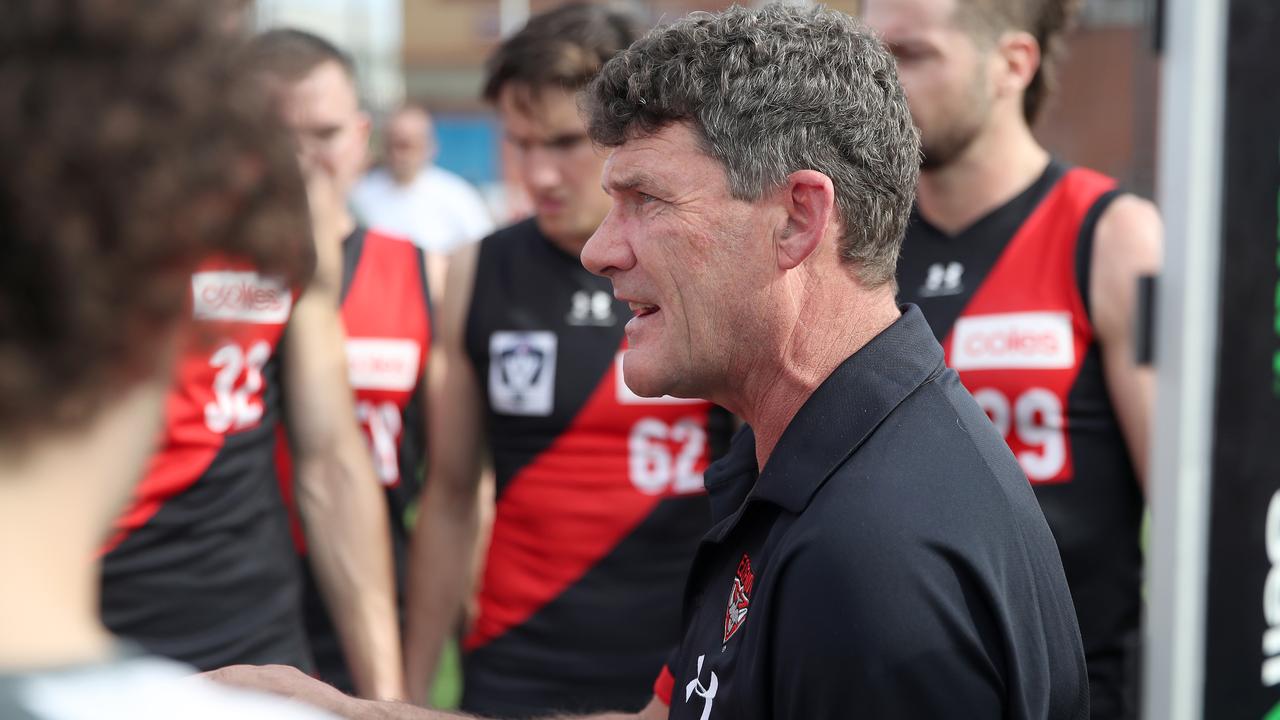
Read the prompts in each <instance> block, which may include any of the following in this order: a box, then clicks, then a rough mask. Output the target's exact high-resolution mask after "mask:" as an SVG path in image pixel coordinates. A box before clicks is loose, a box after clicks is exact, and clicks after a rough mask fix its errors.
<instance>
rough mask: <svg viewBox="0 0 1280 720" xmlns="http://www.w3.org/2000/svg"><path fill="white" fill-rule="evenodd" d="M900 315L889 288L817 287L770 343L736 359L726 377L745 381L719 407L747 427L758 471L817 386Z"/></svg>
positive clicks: (855, 286)
mask: <svg viewBox="0 0 1280 720" xmlns="http://www.w3.org/2000/svg"><path fill="white" fill-rule="evenodd" d="M789 294H790V293H789ZM791 295H792V297H795V295H794V294H791ZM779 304H782V303H779ZM900 315H901V313H900V312H899V310H898V306H897V303H896V302H895V300H894V296H893V289H892V288H891V287H882V288H879V289H876V290H867V289H865V288H862V287H861V285H854V286H853V289H852V290H850V289H849V288H840V287H834V286H831V285H827V286H825V287H819V288H818V289H817V291H816V292H813V293H810V294H809V295H808V297H807V299H806V300H805V301H803V302H802V303H801V304H800V305H799V306H798V307H797V309H796V311H795V312H794V313H792V314H791V316H790V317H789V318H788V319H787V322H786V325H787V327H786V328H785V331H784V332H782V333H780V334H778V335H776V336H775V338H774V340H773V342H766V343H761V344H759V345H758V346H757V348H758V349H757V351H756V352H755V353H754V354H746V353H743V354H742V355H741V357H742V360H741V361H739V362H738V363H736V364H737V365H739V366H738V367H734V368H732V372H731V375H732V376H733V377H734V378H735V381H737V380H745V382H743V384H742V386H741V387H740V389H739V390H738V392H736V393H735V394H734V397H733V399H731V400H730V401H729V402H727V403H721V404H723V405H724V406H725V407H727V408H729V409H730V410H732V411H733V412H735V413H736V414H738V415H739V416H740V417H742V418H743V419H744V420H745V421H746V422H747V423H748V424H750V425H751V428H752V430H753V431H754V433H755V439H756V462H757V463H758V467H759V468H761V469H763V468H764V466H765V464H766V463H767V462H768V460H769V457H770V456H771V455H772V454H773V450H774V448H775V447H777V444H778V441H779V440H780V439H781V438H782V434H783V432H784V431H786V429H787V426H788V425H790V424H791V421H792V419H794V418H795V415H796V413H797V412H799V411H800V408H801V407H803V406H804V404H805V403H806V402H807V401H808V400H809V397H810V396H812V395H813V393H814V391H816V390H817V389H818V386H820V385H822V383H823V382H824V381H826V379H827V378H828V377H830V375H831V373H832V372H834V371H835V369H836V368H837V367H839V366H840V365H841V363H843V362H844V361H845V360H847V359H848V358H849V357H850V356H851V355H853V354H854V353H856V352H857V351H858V350H860V349H861V348H862V347H863V346H864V345H866V344H867V343H868V342H870V341H871V340H872V339H873V338H875V336H877V335H879V334H880V333H881V332H882V331H884V329H885V328H887V327H889V326H890V325H892V324H893V323H894V321H896V320H897V319H898V317H899V316H900ZM817 318H821V320H820V321H815V319H817Z"/></svg>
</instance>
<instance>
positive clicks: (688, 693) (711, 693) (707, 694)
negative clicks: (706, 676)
mask: <svg viewBox="0 0 1280 720" xmlns="http://www.w3.org/2000/svg"><path fill="white" fill-rule="evenodd" d="M706 657H707V656H706V655H699V656H698V674H697V675H696V676H694V678H693V679H692V680H690V681H689V684H688V685H685V686H684V701H685V702H689V699H690V698H692V697H693V694H694V693H697V694H698V697H700V698H702V699H703V700H704V701H706V704H705V705H703V706H702V720H707V718H709V717H711V705H712V703H713V702H714V701H715V699H716V689H717V688H719V687H720V678H718V677H716V674H715V672H712V673H711V686H710V687H703V686H702V661H703V659H705V658H706Z"/></svg>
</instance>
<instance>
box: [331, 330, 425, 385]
mask: <svg viewBox="0 0 1280 720" xmlns="http://www.w3.org/2000/svg"><path fill="white" fill-rule="evenodd" d="M420 354H421V353H420V352H419V345H418V343H417V342H415V341H413V340H404V339H398V338H348V339H347V371H348V375H349V376H350V378H351V387H353V388H355V389H357V390H390V391H393V392H407V391H409V390H412V389H413V388H414V386H415V385H417V384H418V356H419V355H420Z"/></svg>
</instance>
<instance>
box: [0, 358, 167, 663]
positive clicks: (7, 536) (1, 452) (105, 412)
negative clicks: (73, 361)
mask: <svg viewBox="0 0 1280 720" xmlns="http://www.w3.org/2000/svg"><path fill="white" fill-rule="evenodd" d="M161 362H162V364H163V365H165V366H166V367H167V366H168V365H169V360H168V358H167V353H166V358H165V359H163V360H162V361H161ZM168 383H169V377H168V374H167V373H162V374H159V375H157V376H156V377H155V378H153V379H152V380H150V381H144V382H140V383H138V384H137V385H136V386H135V387H134V388H133V389H130V390H126V391H123V392H121V393H118V394H117V395H115V396H114V397H113V398H112V400H111V401H110V403H109V404H108V405H107V406H106V407H104V408H103V409H102V410H101V411H100V412H99V413H98V415H97V416H96V417H95V418H93V419H91V420H87V421H85V422H84V423H82V424H79V425H76V426H74V427H72V428H69V429H65V430H62V431H60V432H46V433H42V434H40V435H38V436H33V437H31V438H24V439H22V440H21V441H20V442H15V443H14V444H13V445H10V446H0V582H3V587H4V589H3V591H0V638H4V641H3V642H0V668H8V669H18V668H28V669H30V668H39V667H54V666H58V665H67V664H73V663H83V662H90V661H96V660H103V659H105V658H106V657H108V656H109V654H110V651H111V645H112V641H111V638H110V635H109V634H108V633H107V631H106V630H105V629H104V628H103V626H102V624H101V621H100V620H99V608H98V583H99V577H98V563H97V562H96V559H97V556H98V552H99V549H100V548H101V546H102V543H103V541H104V540H105V538H104V537H103V535H104V533H105V532H106V528H107V526H109V525H110V521H111V518H112V517H114V516H115V514H116V513H118V512H119V509H120V508H119V507H118V506H119V505H120V504H122V502H123V501H124V499H125V498H126V497H127V496H128V495H129V494H130V493H129V491H130V489H131V488H132V487H133V484H134V483H135V482H137V478H138V475H139V474H140V472H141V468H142V466H143V463H144V462H145V461H146V458H147V456H148V454H149V453H150V452H151V449H152V447H153V444H154V439H155V436H156V432H157V430H158V429H159V428H158V425H159V420H160V415H161V407H162V404H163V400H164V392H165V389H166V388H167V386H168Z"/></svg>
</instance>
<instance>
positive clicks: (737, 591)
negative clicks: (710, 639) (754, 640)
mask: <svg viewBox="0 0 1280 720" xmlns="http://www.w3.org/2000/svg"><path fill="white" fill-rule="evenodd" d="M755 582H756V576H755V573H753V572H751V558H749V557H747V554H746V553H743V554H742V560H740V561H738V573H737V575H735V576H734V578H733V587H732V588H731V589H730V590H729V607H728V608H727V609H725V611H724V640H723V642H725V643H727V642H729V638H731V637H733V634H734V633H736V632H738V628H740V627H742V623H744V622H746V621H747V609H748V607H749V606H750V605H751V586H752V585H754V584H755Z"/></svg>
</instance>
